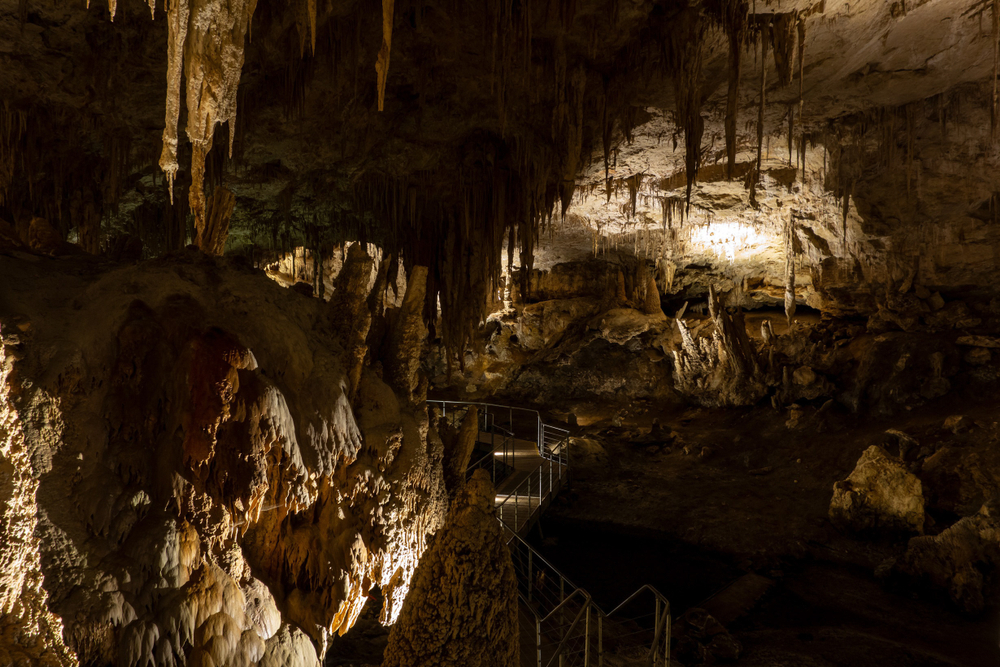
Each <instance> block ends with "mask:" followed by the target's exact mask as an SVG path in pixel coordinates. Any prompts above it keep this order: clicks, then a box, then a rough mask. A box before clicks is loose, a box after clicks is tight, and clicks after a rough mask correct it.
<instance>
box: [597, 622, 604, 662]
mask: <svg viewBox="0 0 1000 667" xmlns="http://www.w3.org/2000/svg"><path fill="white" fill-rule="evenodd" d="M597 667H604V614H600V613H599V614H597Z"/></svg>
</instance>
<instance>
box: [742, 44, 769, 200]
mask: <svg viewBox="0 0 1000 667" xmlns="http://www.w3.org/2000/svg"><path fill="white" fill-rule="evenodd" d="M761 30H762V31H766V30H770V26H762V27H761ZM767 42H768V40H767V38H766V37H763V36H762V38H761V40H760V104H759V106H758V108H757V165H756V166H755V167H754V169H753V170H752V171H751V172H750V177H749V179H748V180H747V187H748V189H749V190H750V205H751V206H752V207H753V208H757V207H758V204H757V184H758V183H759V182H760V167H761V160H762V157H763V148H764V98H765V92H766V90H767Z"/></svg>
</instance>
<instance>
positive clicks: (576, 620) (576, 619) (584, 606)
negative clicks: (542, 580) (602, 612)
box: [536, 588, 594, 667]
mask: <svg viewBox="0 0 1000 667" xmlns="http://www.w3.org/2000/svg"><path fill="white" fill-rule="evenodd" d="M577 594H580V595H582V596H583V600H584V602H583V604H582V605H580V611H578V612H576V616H575V617H574V618H573V622H572V623H570V625H569V629H567V630H566V633H565V634H564V635H563V638H562V641H561V642H559V646H557V647H556V650H555V652H553V654H552V657H551V658H549V661H548V662H547V663H545V665H546V667H551V665H552V663H553V662H554V661H555V660H557V659H559V656H560V655H561V654H562V652H563V651H564V650H565V649H566V643H567V642H568V641H569V640H570V637H572V636H573V630H574V629H576V626H577V624H579V623H580V619H581V618H583V615H584V614H585V613H586V611H587V609H589V608H590V605H592V604H593V603H594V602H593V600H592V599H591V597H590V593H588V592H587V591H585V590H583V589H582V588H578V589H576V590H575V591H573V592H572V593H570V594H569V595H567V596H566V599H565V600H563V601H562V602H560V603H559V605H558V606H557V607H556V608H555V609H553V610H552V611H550V612H549V613H548V615H547V616H546V617H545V618H543V619H539V620H537V621H536V622H537V623H538V625H539V626H540V625H541V624H542V623H544V622H545V621H547V620H548V619H549V618H551V617H552V615H553V614H555V613H556V612H557V611H559V610H561V609H562V608H563V607H564V606H565V605H566V604H568V603H569V601H570V600H572V599H573V596H575V595H577ZM536 618H537V616H536ZM539 657H540V656H539Z"/></svg>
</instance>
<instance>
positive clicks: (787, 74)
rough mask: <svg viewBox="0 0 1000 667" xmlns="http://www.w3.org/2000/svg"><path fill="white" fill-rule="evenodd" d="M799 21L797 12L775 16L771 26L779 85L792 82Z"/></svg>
mask: <svg viewBox="0 0 1000 667" xmlns="http://www.w3.org/2000/svg"><path fill="white" fill-rule="evenodd" d="M798 21H799V13H798V12H797V11H793V12H787V13H783V14H775V15H774V21H773V22H772V24H771V44H772V46H773V47H774V67H775V70H776V71H777V73H778V85H779V86H787V85H788V84H790V83H791V82H792V54H793V53H794V52H795V28H796V24H797V23H798Z"/></svg>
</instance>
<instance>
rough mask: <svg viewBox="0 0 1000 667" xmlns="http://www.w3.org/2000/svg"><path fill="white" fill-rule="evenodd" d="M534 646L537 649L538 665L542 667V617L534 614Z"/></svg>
mask: <svg viewBox="0 0 1000 667" xmlns="http://www.w3.org/2000/svg"><path fill="white" fill-rule="evenodd" d="M535 646H536V647H537V651H538V667H542V619H541V618H539V617H538V616H535Z"/></svg>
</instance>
